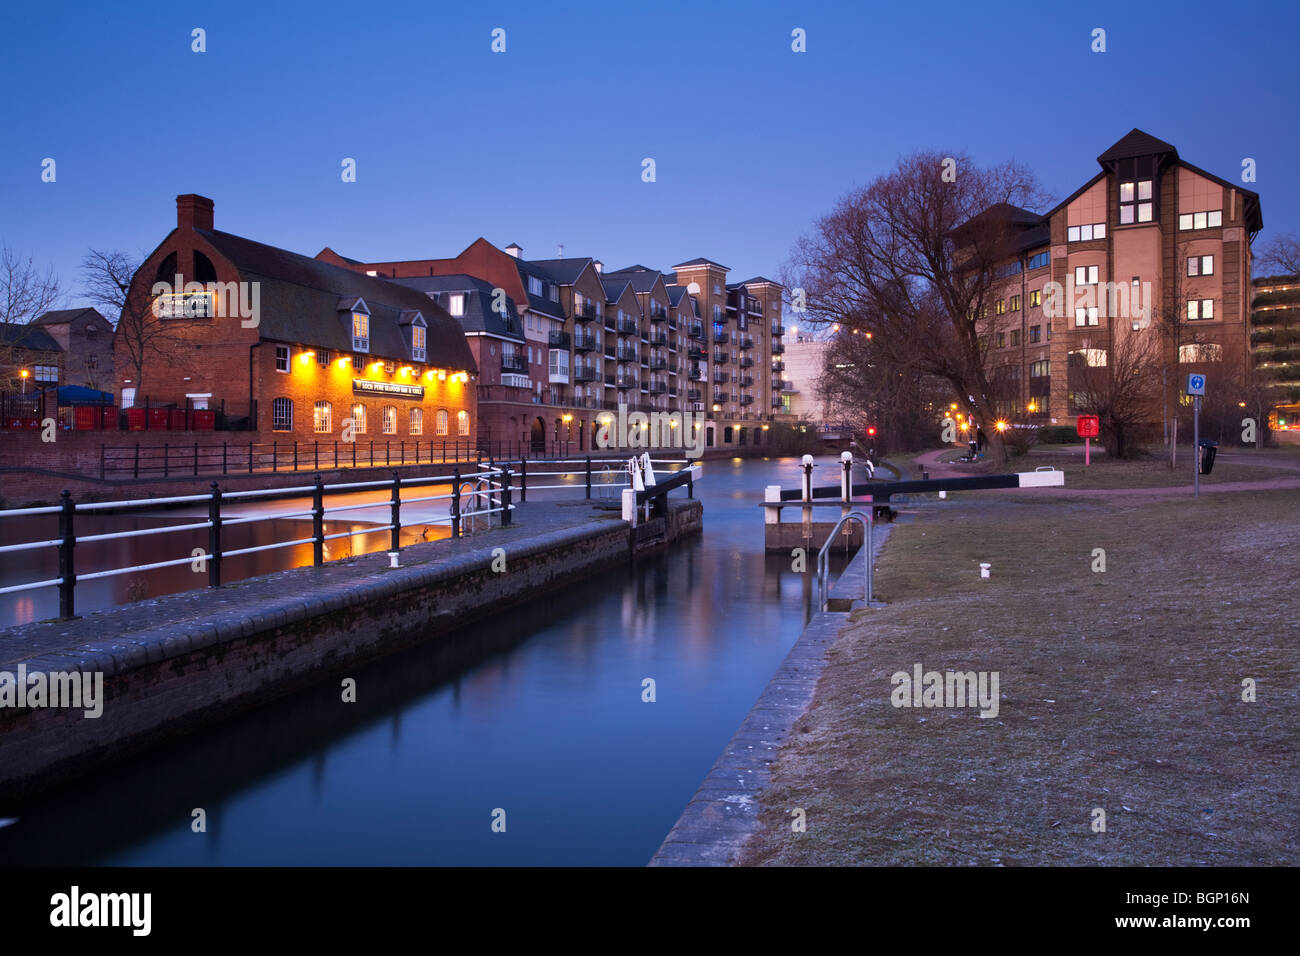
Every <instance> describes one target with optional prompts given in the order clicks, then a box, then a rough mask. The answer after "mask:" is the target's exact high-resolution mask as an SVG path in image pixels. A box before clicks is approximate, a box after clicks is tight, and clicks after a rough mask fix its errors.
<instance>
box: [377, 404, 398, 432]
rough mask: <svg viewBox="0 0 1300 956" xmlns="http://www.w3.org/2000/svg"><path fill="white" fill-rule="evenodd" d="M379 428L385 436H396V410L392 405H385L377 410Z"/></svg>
mask: <svg viewBox="0 0 1300 956" xmlns="http://www.w3.org/2000/svg"><path fill="white" fill-rule="evenodd" d="M379 421H380V427H382V428H383V430H384V434H385V435H396V434H397V409H396V408H395V407H394V406H392V405H385V406H384V407H383V408H381V409H380V410H379Z"/></svg>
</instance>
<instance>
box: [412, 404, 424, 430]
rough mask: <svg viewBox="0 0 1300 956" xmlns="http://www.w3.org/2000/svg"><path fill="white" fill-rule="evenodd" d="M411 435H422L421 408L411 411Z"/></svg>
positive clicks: (422, 416) (422, 420) (422, 411)
mask: <svg viewBox="0 0 1300 956" xmlns="http://www.w3.org/2000/svg"><path fill="white" fill-rule="evenodd" d="M411 434H412V435H423V434H424V409H423V408H413V409H411Z"/></svg>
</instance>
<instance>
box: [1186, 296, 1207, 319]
mask: <svg viewBox="0 0 1300 956" xmlns="http://www.w3.org/2000/svg"><path fill="white" fill-rule="evenodd" d="M1187 318H1188V319H1212V318H1214V300H1213V299H1188V300H1187Z"/></svg>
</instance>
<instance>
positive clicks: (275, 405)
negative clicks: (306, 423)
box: [271, 396, 293, 432]
mask: <svg viewBox="0 0 1300 956" xmlns="http://www.w3.org/2000/svg"><path fill="white" fill-rule="evenodd" d="M281 408H283V409H287V411H288V414H287V415H283V416H282V415H280V414H279V409H281ZM277 422H278V424H277ZM271 431H273V432H291V431H293V399H292V398H285V397H283V396H282V397H279V398H273V399H271Z"/></svg>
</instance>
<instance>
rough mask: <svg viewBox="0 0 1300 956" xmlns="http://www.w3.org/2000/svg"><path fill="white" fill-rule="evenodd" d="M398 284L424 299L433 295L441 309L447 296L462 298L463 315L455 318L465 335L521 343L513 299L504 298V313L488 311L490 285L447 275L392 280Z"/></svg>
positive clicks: (491, 292) (491, 287)
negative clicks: (499, 337)
mask: <svg viewBox="0 0 1300 956" xmlns="http://www.w3.org/2000/svg"><path fill="white" fill-rule="evenodd" d="M391 281H392V282H395V283H397V284H398V285H405V286H410V287H411V288H412V289H418V290H420V291H421V292H423V293H424V294H425V295H428V296H431V297H433V296H436V297H437V299H436V301H437V302H438V304H439V305H440V306H442V307H443V308H444V309H445V308H447V306H448V296H449V295H451V293H453V292H460V293H463V294H464V296H465V314H464V315H461V316H458V317H455V318H456V319H457V321H459V322H460V324H461V327H462V328H464V330H465V331H466V332H485V333H488V334H490V335H499V336H501V337H502V338H509V339H515V340H517V341H520V342H522V341H523V340H524V332H523V329H522V328H521V327H520V325H519V319H518V318H517V317H518V315H519V312H518V310H517V309H516V307H515V301H514V299H512V298H510V297H509V296H506V302H505V305H506V314H505V315H504V316H503V315H501V313H499V312H496V311H494V310H493V309H492V298H493V293H494V288H493V285H492V283H490V282H486V281H484V280H483V279H476V278H474V277H473V276H467V275H449V276H411V277H410V278H404V279H392V280H391Z"/></svg>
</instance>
